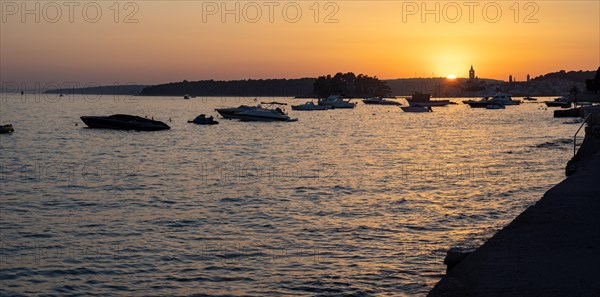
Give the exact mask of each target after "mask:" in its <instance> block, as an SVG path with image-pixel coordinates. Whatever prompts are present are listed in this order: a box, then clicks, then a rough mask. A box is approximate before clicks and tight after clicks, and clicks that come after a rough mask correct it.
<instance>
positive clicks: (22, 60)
mask: <svg viewBox="0 0 600 297" xmlns="http://www.w3.org/2000/svg"><path fill="white" fill-rule="evenodd" d="M49 3H50V4H49ZM75 3H77V5H73V4H71V5H73V6H65V5H64V2H39V1H37V2H36V1H27V2H23V1H5V0H2V11H1V13H2V22H1V23H0V26H1V27H0V76H1V77H0V80H1V81H2V82H26V83H28V84H31V83H34V82H96V83H101V84H112V83H115V82H118V83H140V84H153V83H163V82H170V81H181V80H183V79H187V80H201V79H226V80H228V79H247V78H299V77H315V76H318V75H323V74H329V73H336V72H340V71H341V72H346V71H353V72H355V73H365V74H368V75H376V76H378V77H380V78H385V79H390V78H400V77H415V76H416V77H431V76H438V77H439V76H444V77H445V76H448V75H451V74H455V75H456V76H458V77H466V76H468V69H469V67H470V65H471V64H472V65H474V67H475V70H476V71H477V75H478V76H479V77H482V78H495V79H503V80H507V79H508V76H509V75H510V74H512V75H513V76H515V78H517V79H519V80H523V79H524V78H525V76H526V75H527V74H531V75H532V76H537V75H540V74H544V73H547V72H553V71H558V70H561V69H564V70H595V69H596V68H598V66H599V65H600V4H599V3H600V1H596V0H593V1H534V2H532V1H467V2H461V1H458V2H443V1H442V2H436V1H427V2H422V1H416V2H411V1H332V2H329V1H295V2H294V1H279V2H278V1H271V2H260V1H258V2H243V1H242V2H235V1H227V2H225V1H131V2H127V1H122V2H119V3H118V5H115V4H114V2H113V1H96V2H93V1H85V2H75ZM89 3H92V4H89ZM236 3H237V4H236ZM36 5H38V6H36ZM86 5H87V6H86ZM223 5H225V6H223ZM236 5H237V6H236ZM423 5H425V6H423ZM436 5H437V6H436ZM84 6H85V9H84ZM436 7H437V8H436ZM484 8H485V9H484ZM70 10H72V11H70ZM225 10H227V11H228V12H229V13H227V14H223V11H225ZM259 10H260V12H259ZM425 10H427V11H428V13H427V14H422V12H423V11H425ZM236 17H239V22H236ZM36 18H38V19H36ZM436 18H439V19H438V20H436Z"/></svg>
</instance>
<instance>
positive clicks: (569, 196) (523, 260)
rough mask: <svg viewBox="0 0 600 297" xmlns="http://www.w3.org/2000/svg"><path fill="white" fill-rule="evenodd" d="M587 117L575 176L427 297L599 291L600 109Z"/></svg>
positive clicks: (572, 168) (589, 110)
mask: <svg viewBox="0 0 600 297" xmlns="http://www.w3.org/2000/svg"><path fill="white" fill-rule="evenodd" d="M588 114H589V115H590V116H589V117H587V115H588ZM581 116H582V117H583V118H586V117H587V120H586V123H587V127H586V128H585V137H584V141H583V143H582V145H581V147H580V148H579V150H578V152H577V154H576V155H575V156H574V157H573V159H572V160H571V161H569V163H568V165H567V170H566V171H567V172H568V173H570V175H569V176H568V177H567V178H566V179H565V180H563V181H562V182H560V183H559V184H558V185H556V186H554V187H553V188H551V189H550V190H548V191H547V192H546V193H545V194H544V196H543V197H542V199H541V200H539V201H538V202H537V203H536V204H535V205H532V206H531V207H529V208H527V209H526V210H525V211H524V212H523V213H521V214H520V215H519V216H518V217H517V218H515V219H514V220H513V221H512V222H511V223H510V224H508V225H507V226H506V227H504V228H503V229H502V230H500V231H499V232H498V233H496V234H495V235H494V236H493V237H492V238H490V239H489V240H487V241H486V242H485V243H484V244H483V245H482V246H481V247H479V248H477V249H476V250H475V251H473V252H472V253H469V254H467V255H465V256H464V257H463V258H462V259H461V260H460V261H459V262H458V263H452V265H453V268H452V269H450V270H449V271H448V272H447V274H446V275H445V276H444V277H443V278H442V279H441V280H440V281H439V282H438V283H437V284H436V285H435V287H434V288H433V289H432V290H431V291H430V292H429V294H428V296H431V297H437V296H600V106H589V107H583V108H582V110H581ZM454 258H456V256H454ZM459 259H460V257H459Z"/></svg>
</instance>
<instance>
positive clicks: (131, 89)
mask: <svg viewBox="0 0 600 297" xmlns="http://www.w3.org/2000/svg"><path fill="white" fill-rule="evenodd" d="M145 87H147V86H145V85H120V86H98V87H89V88H70V89H55V90H48V91H46V92H45V93H46V94H85V95H137V94H139V93H140V92H141V91H142V89H144V88H145Z"/></svg>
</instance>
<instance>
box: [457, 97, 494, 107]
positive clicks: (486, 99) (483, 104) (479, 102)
mask: <svg viewBox="0 0 600 297" xmlns="http://www.w3.org/2000/svg"><path fill="white" fill-rule="evenodd" d="M463 103H464V104H468V105H469V106H470V107H471V108H486V107H487V106H488V105H489V104H490V103H491V102H490V99H489V97H484V98H482V99H481V100H465V101H463Z"/></svg>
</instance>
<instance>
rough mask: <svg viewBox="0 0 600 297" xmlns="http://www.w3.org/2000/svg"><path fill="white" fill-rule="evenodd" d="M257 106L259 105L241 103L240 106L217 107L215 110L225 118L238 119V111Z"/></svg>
mask: <svg viewBox="0 0 600 297" xmlns="http://www.w3.org/2000/svg"><path fill="white" fill-rule="evenodd" d="M259 106H260V105H259ZM256 108H258V106H248V105H240V106H239V107H226V108H216V109H215V111H216V112H218V113H219V114H220V115H221V116H222V117H223V118H224V119H236V116H235V115H236V114H237V113H240V112H242V111H248V110H253V109H256Z"/></svg>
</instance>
